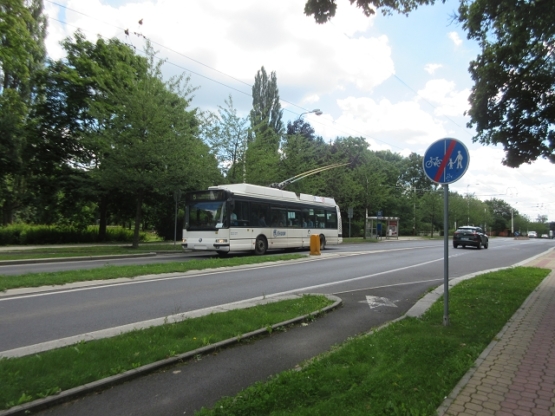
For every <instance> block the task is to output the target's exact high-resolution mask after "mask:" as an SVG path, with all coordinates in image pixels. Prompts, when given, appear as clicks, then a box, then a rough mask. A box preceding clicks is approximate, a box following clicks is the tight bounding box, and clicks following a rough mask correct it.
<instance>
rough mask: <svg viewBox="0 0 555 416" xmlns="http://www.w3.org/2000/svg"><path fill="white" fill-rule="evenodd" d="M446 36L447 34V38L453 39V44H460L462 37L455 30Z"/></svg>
mask: <svg viewBox="0 0 555 416" xmlns="http://www.w3.org/2000/svg"><path fill="white" fill-rule="evenodd" d="M447 36H449V39H451V40H452V41H453V43H454V44H455V46H460V45H461V44H462V39H461V38H460V36H459V34H458V33H457V32H449V34H448V35H447Z"/></svg>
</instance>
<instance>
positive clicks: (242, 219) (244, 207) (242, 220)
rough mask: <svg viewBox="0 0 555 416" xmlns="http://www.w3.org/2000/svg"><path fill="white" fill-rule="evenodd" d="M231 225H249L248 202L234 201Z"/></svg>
mask: <svg viewBox="0 0 555 416" xmlns="http://www.w3.org/2000/svg"><path fill="white" fill-rule="evenodd" d="M233 214H235V215H233ZM231 225H232V226H239V227H241V226H243V227H246V226H248V225H249V203H248V202H247V201H234V203H233V209H232V214H231Z"/></svg>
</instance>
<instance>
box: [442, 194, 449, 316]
mask: <svg viewBox="0 0 555 416" xmlns="http://www.w3.org/2000/svg"><path fill="white" fill-rule="evenodd" d="M443 245H444V247H443V325H444V326H447V325H449V185H447V184H446V185H443Z"/></svg>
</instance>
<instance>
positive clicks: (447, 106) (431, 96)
mask: <svg viewBox="0 0 555 416" xmlns="http://www.w3.org/2000/svg"><path fill="white" fill-rule="evenodd" d="M455 87H456V86H455V83H454V82H453V81H447V80H445V79H436V80H432V81H428V82H427V83H426V86H425V87H424V89H422V90H420V91H418V95H419V97H422V98H423V99H425V100H426V101H428V102H429V103H431V104H433V105H434V107H435V108H434V113H435V114H436V115H437V116H463V115H464V112H465V111H467V110H468V108H469V103H468V96H469V95H470V90H468V89H463V90H461V91H457V90H456V88H455Z"/></svg>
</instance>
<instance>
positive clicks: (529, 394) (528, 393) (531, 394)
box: [522, 391, 538, 400]
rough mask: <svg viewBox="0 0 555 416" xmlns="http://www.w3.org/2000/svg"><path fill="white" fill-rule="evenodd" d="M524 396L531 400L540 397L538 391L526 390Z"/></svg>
mask: <svg viewBox="0 0 555 416" xmlns="http://www.w3.org/2000/svg"><path fill="white" fill-rule="evenodd" d="M522 397H524V398H526V399H530V400H536V399H537V398H538V395H537V393H536V392H535V391H534V392H531V391H525V392H523V393H522Z"/></svg>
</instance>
